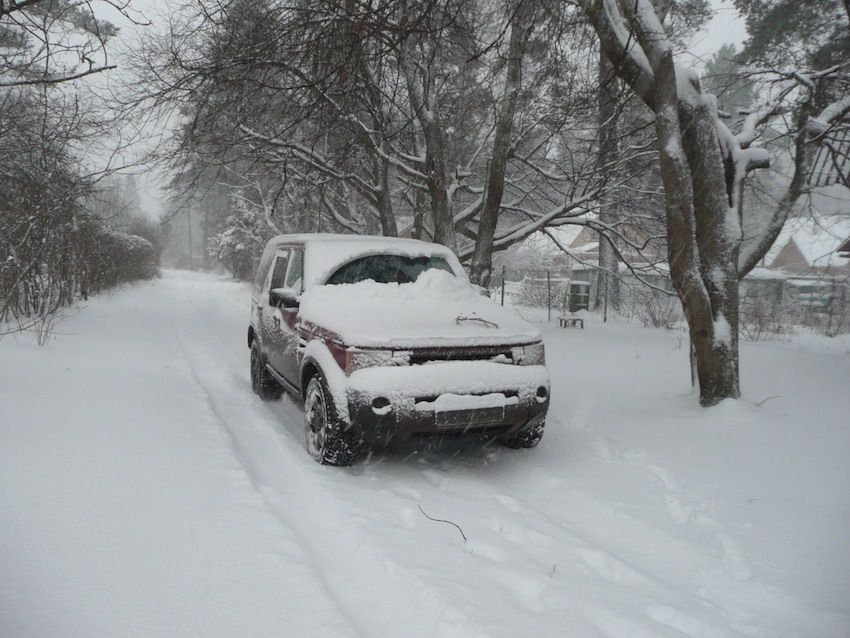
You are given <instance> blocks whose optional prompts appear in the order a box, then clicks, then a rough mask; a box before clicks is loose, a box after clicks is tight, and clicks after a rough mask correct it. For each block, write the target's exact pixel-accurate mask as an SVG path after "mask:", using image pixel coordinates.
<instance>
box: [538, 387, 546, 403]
mask: <svg viewBox="0 0 850 638" xmlns="http://www.w3.org/2000/svg"><path fill="white" fill-rule="evenodd" d="M547 396H549V390H548V388H546V386H545V385H541V386H540V387H539V388H537V401H538V402H540V403H543V402H544V401H545V400H546V397H547Z"/></svg>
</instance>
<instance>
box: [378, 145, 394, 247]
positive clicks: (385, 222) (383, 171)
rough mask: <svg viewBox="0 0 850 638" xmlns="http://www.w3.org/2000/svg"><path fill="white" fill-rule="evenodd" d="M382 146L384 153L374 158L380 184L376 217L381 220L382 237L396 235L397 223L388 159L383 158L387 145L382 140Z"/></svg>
mask: <svg viewBox="0 0 850 638" xmlns="http://www.w3.org/2000/svg"><path fill="white" fill-rule="evenodd" d="M382 147H383V148H382V150H383V151H384V152H385V155H384V157H382V158H380V159H378V160H376V163H377V164H378V172H379V174H380V181H379V184H380V185H381V186H380V190H379V191H378V217H379V218H380V220H381V233H382V234H383V235H384V237H398V224H397V223H396V219H395V213H394V212H393V200H392V193H391V192H390V178H389V172H390V163H389V160H387V159H385V158H386V151H387V150H388V147H389V145H388V144H387V143H386V142H384V144H382Z"/></svg>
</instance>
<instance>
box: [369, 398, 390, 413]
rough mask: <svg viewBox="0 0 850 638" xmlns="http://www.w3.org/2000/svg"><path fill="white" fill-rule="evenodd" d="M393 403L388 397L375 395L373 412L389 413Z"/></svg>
mask: <svg viewBox="0 0 850 638" xmlns="http://www.w3.org/2000/svg"><path fill="white" fill-rule="evenodd" d="M391 408H392V405H391V404H390V400H389V399H388V398H387V397H375V398H374V399H372V412H374V413H375V414H377V415H379V416H380V415H383V414H389V411H390V409H391Z"/></svg>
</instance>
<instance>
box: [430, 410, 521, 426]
mask: <svg viewBox="0 0 850 638" xmlns="http://www.w3.org/2000/svg"><path fill="white" fill-rule="evenodd" d="M504 418H505V408H503V407H498V408H479V409H477V410H449V411H446V412H436V413H434V421H435V423H436V425H437V427H440V428H445V427H461V426H465V425H486V424H488V423H500V422H501V421H503V420H504Z"/></svg>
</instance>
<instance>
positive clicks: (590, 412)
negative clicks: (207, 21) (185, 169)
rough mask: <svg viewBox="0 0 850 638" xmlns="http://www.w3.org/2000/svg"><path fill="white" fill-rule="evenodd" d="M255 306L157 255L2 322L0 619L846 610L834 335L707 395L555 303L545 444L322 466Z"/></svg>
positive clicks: (226, 626)
mask: <svg viewBox="0 0 850 638" xmlns="http://www.w3.org/2000/svg"><path fill="white" fill-rule="evenodd" d="M247 312H248V301H247V291H246V289H245V288H244V287H243V286H241V285H240V284H236V283H233V282H228V281H225V280H223V279H221V278H216V277H212V276H206V275H195V274H191V273H174V272H171V273H166V274H165V276H164V277H163V279H162V280H159V281H156V282H154V283H142V284H139V285H137V286H134V287H132V288H129V289H126V290H123V291H120V292H117V293H115V294H114V295H112V296H109V297H104V298H101V299H94V300H92V301H91V302H90V303H89V304H88V307H87V308H85V309H83V310H82V311H81V312H80V313H79V315H77V316H75V317H73V318H70V319H68V320H67V321H66V322H64V323H62V324H60V327H59V331H60V332H68V333H73V335H71V334H69V335H66V336H58V337H57V339H56V340H55V341H54V342H53V343H52V344H51V345H50V346H49V347H48V348H37V347H35V346H29V345H18V344H16V343H15V342H14V341H12V340H10V339H8V338H7V339H5V340H3V341H2V342H0V579H2V580H0V584H2V586H3V590H2V594H0V636H4V637H5V636H10V637H14V638H18V637H20V638H24V637H28V636H69V637H70V636H153V635H162V636H166V635H167V636H197V637H206V636H237V635H245V636H299V637H300V636H317V637H318V636H362V637H367V638H372V637H375V638H383V637H387V638H389V637H392V636H398V635H411V636H423V637H426V636H435V637H441V638H442V637H446V638H451V637H458V638H460V637H477V636H481V637H493V638H497V637H505V638H507V637H515V636H567V637H574V638H594V637H600V638H602V637H605V638H621V637H632V636H634V637H638V638H640V637H643V636H646V637H662V638H663V637H671V638H674V637H675V638H681V637H692V638H713V637H788V638H791V637H794V638H817V637H824V638H827V637H830V638H831V637H836V638H837V637H840V636H846V635H850V600H848V597H847V594H846V592H847V591H848V590H850V547H848V543H847V540H846V539H847V534H846V529H847V525H848V523H850V502H848V497H847V495H846V494H847V492H848V490H847V488H848V487H850V469H848V467H847V463H846V458H847V457H848V456H847V455H848V453H850V437H847V436H846V425H847V424H846V413H847V407H848V399H847V394H846V388H847V387H848V382H850V357H848V356H847V352H848V350H850V348H848V347H847V343H848V342H847V341H844V342H842V343H843V345H844V351H843V353H839V354H834V353H823V354H818V353H816V352H813V351H808V350H793V349H790V348H789V347H782V346H760V345H758V346H754V347H748V348H745V358H744V368H745V372H744V374H745V383H746V384H748V385H747V389H748V392H749V393H751V394H748V397H747V398H750V397H751V399H750V400H749V401H747V400H744V401H740V402H734V403H728V404H724V405H722V406H719V407H718V408H716V409H714V410H710V411H703V410H700V409H698V408H696V407H694V400H693V398H692V397H691V396H689V394H688V391H689V389H688V387H687V385H686V379H685V378H684V365H685V362H684V358H685V357H686V355H685V353H683V352H682V351H681V349H680V348H679V347H677V342H676V335H675V333H667V332H661V331H648V330H641V329H638V328H634V327H631V326H615V325H606V326H600V325H594V324H590V325H589V326H588V329H586V330H584V331H570V330H558V329H550V330H548V331H547V333H546V334H547V348H548V352H547V356H548V360H549V365H550V369H551V371H552V374H553V400H554V404H553V411H552V415H551V418H550V423H549V426H548V431H547V435H546V437H545V438H544V442H543V444H541V446H540V447H539V448H538V449H536V450H531V451H511V450H505V449H501V448H497V447H481V446H480V445H476V444H468V443H459V442H454V443H450V444H449V443H447V444H444V445H442V446H437V447H434V448H431V449H428V450H421V449H418V448H416V447H409V448H406V449H403V450H398V451H394V452H390V453H380V454H375V455H373V456H372V457H371V458H369V459H368V460H367V461H366V462H363V463H361V464H359V465H357V466H355V467H353V468H346V469H336V468H327V467H321V466H318V465H316V464H315V463H314V462H313V461H312V460H311V459H310V458H309V457H308V456H307V454H306V452H305V451H304V450H303V443H302V438H303V435H302V420H303V414H302V413H301V411H300V410H299V408H298V407H297V406H295V405H293V404H292V403H291V402H290V401H289V400H288V399H284V400H282V401H280V402H275V403H270V404H264V403H262V402H261V401H259V399H257V398H256V397H255V396H254V395H253V394H252V393H251V391H250V386H249V383H248V377H247V358H248V350H247V347H246V344H245V341H244V340H245V331H246V320H247ZM679 345H680V344H679ZM776 370H781V371H782V374H781V375H778V376H777V375H776V374H775V371H776ZM772 395H780V396H779V398H778V399H775V400H771V401H769V402H767V403H766V404H764V405H763V406H761V407H757V406H756V405H755V404H756V403H757V402H759V401H761V400H762V399H764V398H766V397H767V396H772ZM842 419H843V421H842ZM420 508H421V510H420ZM423 511H424V512H425V513H427V514H428V515H429V516H431V517H434V518H439V519H446V520H451V521H453V522H454V523H456V524H457V525H459V526H460V527H461V528H462V529H463V533H464V534H465V535H466V537H467V538H468V540H467V541H466V542H464V540H463V538H462V537H461V534H460V532H459V531H458V530H457V529H456V528H455V527H453V526H451V525H448V524H446V523H437V522H433V521H430V520H428V519H427V518H426V517H425V516H424V515H423V513H422V512H423Z"/></svg>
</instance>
